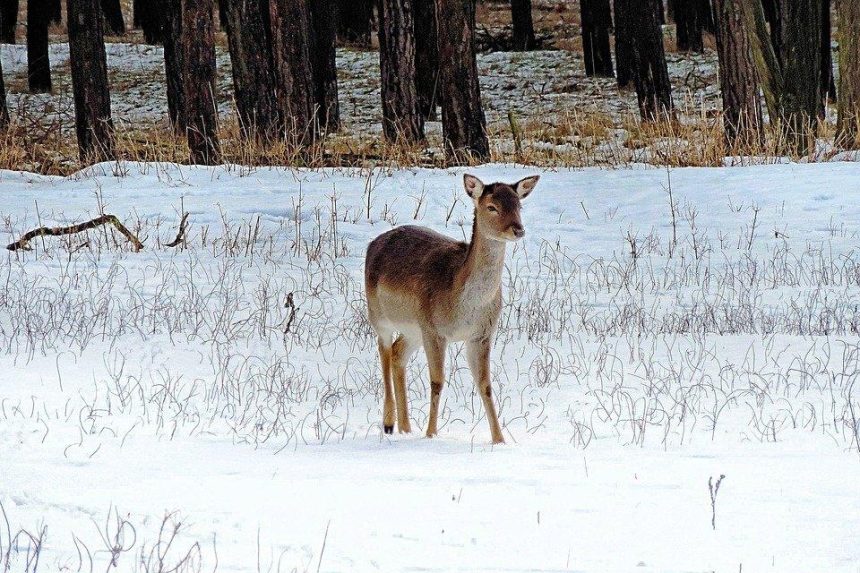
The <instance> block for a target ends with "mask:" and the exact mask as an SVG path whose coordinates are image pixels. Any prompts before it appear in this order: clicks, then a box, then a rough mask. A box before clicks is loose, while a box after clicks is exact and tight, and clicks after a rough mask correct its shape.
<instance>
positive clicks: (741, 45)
mask: <svg viewBox="0 0 860 573" xmlns="http://www.w3.org/2000/svg"><path fill="white" fill-rule="evenodd" d="M746 1H747V0H714V10H715V13H716V14H715V16H716V20H717V55H718V56H719V63H720V71H719V73H720V93H721V95H722V99H723V129H724V131H725V137H726V143H727V144H728V146H729V148H730V149H732V148H734V147H735V145H736V144H737V143H741V144H742V145H745V146H746V147H749V146H751V145H754V144H757V143H760V142H761V141H762V136H763V131H762V129H761V128H762V113H761V101H760V100H759V86H758V81H757V79H756V71H755V62H754V61H753V58H752V46H751V45H750V37H749V31H748V30H747V28H746V26H745V25H744V20H743V15H742V14H743V12H742V10H743V6H741V3H742V2H746Z"/></svg>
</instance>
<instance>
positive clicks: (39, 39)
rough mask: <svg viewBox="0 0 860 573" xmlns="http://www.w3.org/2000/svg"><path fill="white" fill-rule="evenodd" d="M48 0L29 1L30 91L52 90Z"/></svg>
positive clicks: (28, 78) (28, 69) (28, 63)
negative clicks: (49, 57)
mask: <svg viewBox="0 0 860 573" xmlns="http://www.w3.org/2000/svg"><path fill="white" fill-rule="evenodd" d="M49 20H50V12H49V11H48V2H47V0H29V1H28V2H27V81H28V83H29V88H30V93H44V92H50V91H51V62H50V60H49V59H48V24H49Z"/></svg>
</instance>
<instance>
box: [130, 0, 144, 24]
mask: <svg viewBox="0 0 860 573" xmlns="http://www.w3.org/2000/svg"><path fill="white" fill-rule="evenodd" d="M144 2H146V0H132V3H131V24H132V27H134V28H140V27H141V18H140V17H141V14H142V13H143V12H144V10H145V8H143V6H142V4H143V3H144Z"/></svg>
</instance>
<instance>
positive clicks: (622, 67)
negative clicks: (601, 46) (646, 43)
mask: <svg viewBox="0 0 860 573" xmlns="http://www.w3.org/2000/svg"><path fill="white" fill-rule="evenodd" d="M629 2H630V0H614V1H613V8H614V9H615V65H616V77H617V78H618V87H619V88H625V87H627V86H629V85H630V82H632V81H633V66H634V60H635V55H634V53H633V31H632V29H631V24H630V17H629V13H628V12H629V11H628V8H627V6H628V4H629Z"/></svg>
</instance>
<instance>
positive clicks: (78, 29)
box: [66, 0, 114, 163]
mask: <svg viewBox="0 0 860 573" xmlns="http://www.w3.org/2000/svg"><path fill="white" fill-rule="evenodd" d="M66 7H67V10H68V12H67V17H66V21H67V22H68V26H69V63H70V66H71V71H72V91H73V93H74V100H75V131H76V132H77V136H78V150H79V152H80V157H81V161H83V162H85V163H88V162H90V161H107V160H111V159H113V158H114V147H113V120H112V118H111V110H110V91H109V88H108V76H107V55H106V54H105V43H104V29H103V18H102V11H101V6H100V5H99V2H98V0H67V6H66Z"/></svg>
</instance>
